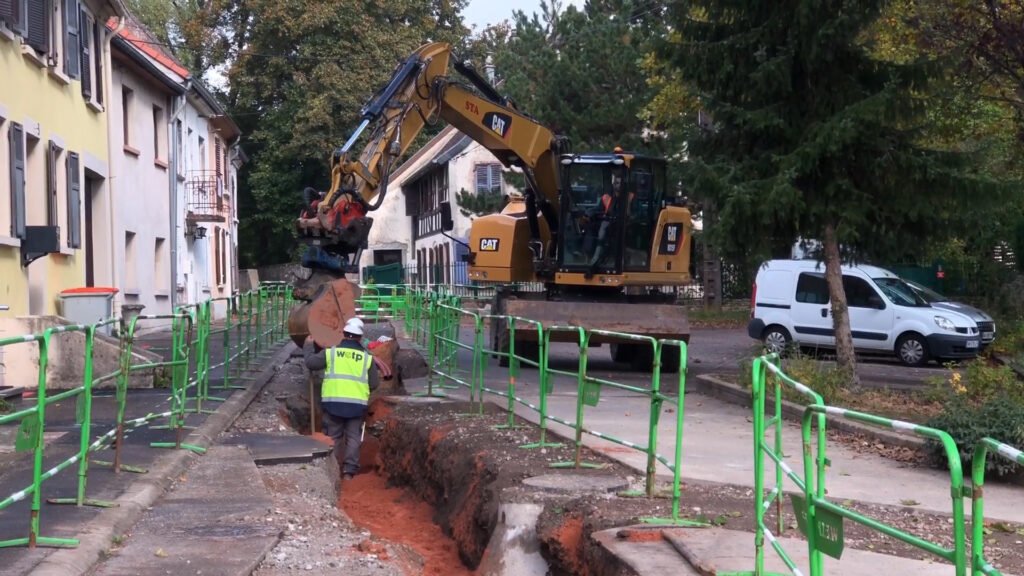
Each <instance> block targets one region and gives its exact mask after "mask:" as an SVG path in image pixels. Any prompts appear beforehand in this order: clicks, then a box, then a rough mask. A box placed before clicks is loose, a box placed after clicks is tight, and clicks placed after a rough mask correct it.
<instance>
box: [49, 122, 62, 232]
mask: <svg viewBox="0 0 1024 576" xmlns="http://www.w3.org/2000/svg"><path fill="white" fill-rule="evenodd" d="M59 153H60V148H58V147H57V145H56V144H54V143H53V141H52V140H51V141H50V145H49V146H47V147H46V200H47V202H46V223H47V224H48V225H50V226H57V225H58V224H57V155H58V154H59Z"/></svg>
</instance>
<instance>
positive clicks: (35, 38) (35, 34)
mask: <svg viewBox="0 0 1024 576" xmlns="http://www.w3.org/2000/svg"><path fill="white" fill-rule="evenodd" d="M47 4H49V2H48V1H46V0H29V2H28V3H27V5H28V11H27V13H26V21H27V33H26V35H27V36H28V37H27V38H26V40H27V41H28V45H29V46H31V47H32V48H34V49H35V51H36V52H39V53H41V54H46V53H47V51H48V49H49V47H50V28H49V26H47V21H48V19H47V17H46V14H47V12H46V8H47Z"/></svg>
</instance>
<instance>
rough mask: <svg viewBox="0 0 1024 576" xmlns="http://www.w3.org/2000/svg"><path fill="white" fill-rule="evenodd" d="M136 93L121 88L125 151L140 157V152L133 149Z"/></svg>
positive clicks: (123, 87)
mask: <svg viewBox="0 0 1024 576" xmlns="http://www.w3.org/2000/svg"><path fill="white" fill-rule="evenodd" d="M134 100H135V92H133V91H132V89H131V88H129V87H127V86H121V124H122V126H121V130H122V136H123V138H124V149H125V151H126V152H130V153H132V154H134V155H136V156H138V154H139V152H138V150H135V149H134V148H132V104H134Z"/></svg>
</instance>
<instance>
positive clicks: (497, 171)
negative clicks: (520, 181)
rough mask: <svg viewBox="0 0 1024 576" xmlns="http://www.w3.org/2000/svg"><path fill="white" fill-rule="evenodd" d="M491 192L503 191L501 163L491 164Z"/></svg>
mask: <svg viewBox="0 0 1024 576" xmlns="http://www.w3.org/2000/svg"><path fill="white" fill-rule="evenodd" d="M490 191H491V192H501V164H491V190H490Z"/></svg>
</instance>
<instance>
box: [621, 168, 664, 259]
mask: <svg viewBox="0 0 1024 576" xmlns="http://www.w3.org/2000/svg"><path fill="white" fill-rule="evenodd" d="M664 183H665V170H664V166H663V165H662V164H661V163H659V162H653V161H651V160H646V159H635V160H634V161H633V162H632V165H631V166H630V188H631V189H632V190H634V191H635V194H636V196H635V198H634V200H633V202H632V204H631V205H630V210H629V212H628V213H627V223H626V227H625V247H624V250H623V259H624V267H625V270H626V271H629V272H647V271H649V270H650V259H651V243H652V242H653V236H654V228H655V226H656V225H657V219H658V214H659V213H660V212H661V207H662V201H663V199H664V197H665V185H664Z"/></svg>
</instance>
